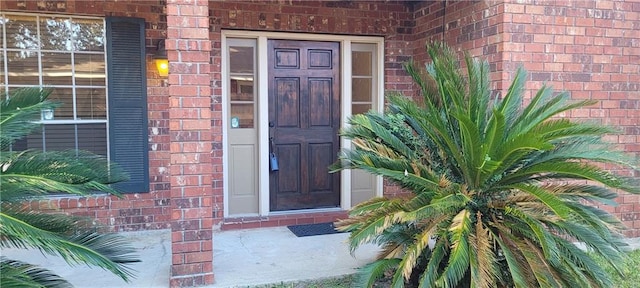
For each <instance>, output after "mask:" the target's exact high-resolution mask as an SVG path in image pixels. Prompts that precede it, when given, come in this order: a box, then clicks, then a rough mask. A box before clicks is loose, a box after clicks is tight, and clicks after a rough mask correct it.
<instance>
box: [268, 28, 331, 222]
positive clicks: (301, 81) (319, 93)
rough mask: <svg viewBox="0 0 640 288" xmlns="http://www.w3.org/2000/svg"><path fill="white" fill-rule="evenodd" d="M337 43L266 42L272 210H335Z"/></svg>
mask: <svg viewBox="0 0 640 288" xmlns="http://www.w3.org/2000/svg"><path fill="white" fill-rule="evenodd" d="M339 48H340V45H339V43H335V42H312V41H287V40H269V63H268V65H269V127H270V128H269V135H270V136H271V137H273V145H272V146H273V147H272V148H271V149H272V151H273V152H275V154H276V156H277V157H278V164H279V170H278V171H272V172H270V173H271V175H270V177H269V181H270V208H271V211H283V210H296V209H310V208H325V207H338V206H340V175H339V173H335V174H329V170H328V166H329V165H331V164H332V163H333V162H334V161H335V160H336V159H337V154H338V150H339V148H340V143H339V140H338V130H339V128H340V94H339V93H340V79H339V63H340V58H339V54H338V53H339V51H340V50H339Z"/></svg>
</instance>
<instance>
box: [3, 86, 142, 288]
mask: <svg viewBox="0 0 640 288" xmlns="http://www.w3.org/2000/svg"><path fill="white" fill-rule="evenodd" d="M49 94H50V91H48V90H43V89H40V88H23V89H18V90H15V91H14V92H13V93H12V94H11V95H9V96H8V97H7V95H2V100H0V151H1V152H0V208H1V210H0V247H2V248H20V249H27V248H36V249H39V250H40V251H41V252H43V253H45V254H49V255H57V256H60V257H62V258H63V259H64V260H66V261H67V263H69V264H71V265H75V264H87V265H92V266H97V267H101V268H103V269H106V270H108V271H111V272H112V273H114V274H115V275H117V276H119V277H121V278H122V279H123V280H125V281H128V279H130V277H132V276H133V272H134V271H133V270H132V269H131V268H130V267H129V266H128V265H129V264H131V263H134V262H139V260H137V259H136V257H135V256H134V255H133V254H132V253H134V252H135V251H134V249H133V248H132V246H130V245H129V244H128V243H127V242H126V241H125V239H124V238H122V237H119V236H117V235H115V234H100V233H98V232H96V227H94V226H93V225H92V223H91V219H83V218H78V217H73V216H68V215H65V214H61V213H58V214H42V213H40V212H38V211H31V210H30V209H29V207H28V205H25V201H29V200H33V199H36V200H37V199H38V197H42V196H46V195H49V194H50V193H69V194H75V195H79V196H89V195H90V194H91V193H94V192H104V193H109V194H112V195H117V196H120V194H119V193H118V192H117V191H116V190H114V189H113V188H112V187H110V186H109V184H111V183H115V182H119V181H123V180H126V175H125V173H124V172H123V171H122V170H121V169H120V168H118V167H117V166H116V165H114V164H113V163H108V161H107V160H106V159H105V158H104V157H100V156H97V155H94V154H91V153H88V152H82V151H51V152H46V153H45V152H42V151H34V150H26V151H10V150H11V149H10V148H11V145H12V144H13V143H14V142H15V141H16V140H18V139H20V138H22V137H24V136H26V135H28V134H29V133H31V131H33V129H35V128H37V127H38V126H39V124H38V123H37V121H38V120H40V113H41V111H42V110H43V109H53V108H55V107H56V106H57V104H56V103H52V102H49V101H47V100H46V98H47V96H48V95H49ZM70 286H71V284H70V283H69V282H68V281H66V280H65V279H63V278H61V277H60V276H58V275H56V274H55V273H53V272H51V271H49V270H47V269H44V268H41V267H37V266H34V265H31V264H28V263H25V262H22V261H18V260H12V259H8V258H6V257H2V258H0V287H3V288H4V287H70Z"/></svg>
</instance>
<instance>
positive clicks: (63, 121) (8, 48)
mask: <svg viewBox="0 0 640 288" xmlns="http://www.w3.org/2000/svg"><path fill="white" fill-rule="evenodd" d="M0 33H1V35H0V89H4V91H5V92H8V95H10V94H11V91H12V90H14V89H18V88H21V87H34V86H39V87H48V88H51V89H52V93H51V95H50V96H49V99H50V100H53V101H57V102H60V103H61V104H62V105H61V106H60V107H58V108H57V109H56V110H55V111H42V115H41V122H42V124H43V125H42V128H41V129H39V130H38V131H36V132H35V133H34V134H32V135H30V136H28V137H26V138H24V139H22V140H20V141H17V142H16V143H15V144H14V146H13V149H14V150H24V149H42V150H43V151H47V150H67V149H80V150H87V151H90V152H93V153H96V154H99V155H104V156H108V154H109V148H108V147H109V145H108V133H107V123H108V122H107V120H108V119H107V77H106V60H105V55H106V52H105V38H106V37H105V22H104V19H101V18H84V17H75V16H74V17H69V16H52V15H33V14H18V13H0Z"/></svg>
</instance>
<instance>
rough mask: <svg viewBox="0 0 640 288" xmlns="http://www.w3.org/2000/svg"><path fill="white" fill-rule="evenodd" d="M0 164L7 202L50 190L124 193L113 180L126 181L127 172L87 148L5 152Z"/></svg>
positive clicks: (0, 178)
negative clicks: (43, 151)
mask: <svg viewBox="0 0 640 288" xmlns="http://www.w3.org/2000/svg"><path fill="white" fill-rule="evenodd" d="M5 153H6V154H8V155H5V157H2V159H1V160H2V162H1V163H0V165H1V166H2V167H3V171H2V172H0V185H1V186H2V190H0V193H1V194H0V195H1V197H2V201H4V202H14V201H23V200H25V198H26V197H33V196H43V195H46V194H49V193H69V194H76V195H82V196H85V195H88V194H89V193H91V192H96V191H100V192H106V193H109V194H112V195H120V193H119V192H118V191H117V190H115V189H114V188H112V187H111V186H109V184H112V183H116V182H120V181H124V180H126V179H127V175H126V173H125V172H124V171H123V170H122V168H120V167H119V166H117V165H115V164H113V163H109V162H108V161H107V159H106V158H104V157H101V156H97V155H94V154H90V153H88V152H83V151H51V152H47V153H42V152H39V151H32V150H26V151H21V152H5Z"/></svg>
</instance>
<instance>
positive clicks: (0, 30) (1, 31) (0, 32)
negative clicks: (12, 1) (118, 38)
mask: <svg viewBox="0 0 640 288" xmlns="http://www.w3.org/2000/svg"><path fill="white" fill-rule="evenodd" d="M5 15H17V16H26V17H35V18H36V29H37V32H38V40H39V42H40V37H41V33H40V22H41V19H42V18H62V19H71V20H73V19H90V20H99V21H101V22H102V27H103V35H102V37H103V39H104V45H103V50H102V51H82V52H81V53H79V54H84V55H88V54H93V55H103V59H104V64H105V65H104V66H105V68H104V69H105V71H104V77H105V81H104V86H102V85H76V83H75V77H74V76H75V65H74V61H75V54H76V51H74V50H72V51H63V50H49V49H42V44H40V46H39V47H38V49H37V50H30V49H16V48H8V47H7V31H6V26H5V25H0V37H2V40H3V41H2V43H3V44H2V46H0V51H1V52H2V61H3V64H4V65H3V67H0V69H2V70H3V71H4V79H2V80H3V83H4V84H2V85H0V89H2V90H4V91H3V92H5V93H7V92H8V91H9V89H10V88H13V89H15V88H22V87H34V86H38V87H53V88H64V89H72V95H73V98H72V101H73V103H70V104H71V105H72V106H73V118H74V119H58V120H55V119H54V120H45V119H41V120H40V121H37V122H38V123H41V124H43V125H65V124H67V125H69V124H73V125H82V124H105V131H106V135H105V139H106V143H105V145H106V155H105V157H106V158H107V159H110V147H109V146H110V145H109V91H108V86H109V83H108V77H107V75H108V73H109V72H108V71H107V69H108V67H107V66H108V65H107V61H108V59H107V36H106V27H107V24H106V20H105V18H104V17H91V16H78V15H64V14H41V13H21V12H0V21H2V19H3V18H4V16H5ZM8 51H12V52H15V51H34V52H35V53H37V55H38V56H37V57H38V83H34V84H30V85H24V84H19V85H12V84H11V83H9V64H8V61H7V60H8V58H7V57H8V55H7V52H8ZM47 52H57V53H61V52H62V53H69V54H70V56H71V79H72V83H71V85H61V84H55V85H46V84H44V83H43V78H44V76H43V71H42V57H43V56H42V54H43V53H47ZM90 88H100V89H104V91H105V114H106V115H105V119H78V116H77V112H78V111H77V105H76V99H77V97H76V90H77V89H90ZM75 129H76V136H75V147H69V149H76V148H77V147H78V137H77V127H76V128H75ZM42 142H43V150H44V151H46V150H47V149H46V142H45V138H44V132H43V137H42Z"/></svg>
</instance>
